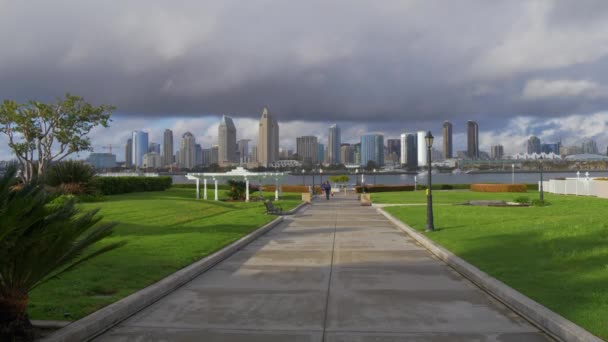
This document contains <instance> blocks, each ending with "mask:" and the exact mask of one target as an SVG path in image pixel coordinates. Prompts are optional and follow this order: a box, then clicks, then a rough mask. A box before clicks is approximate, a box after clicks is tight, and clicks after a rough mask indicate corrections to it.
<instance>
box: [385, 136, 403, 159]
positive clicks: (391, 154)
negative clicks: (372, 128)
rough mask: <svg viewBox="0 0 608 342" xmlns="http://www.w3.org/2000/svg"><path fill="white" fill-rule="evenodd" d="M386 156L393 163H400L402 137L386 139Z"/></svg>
mask: <svg viewBox="0 0 608 342" xmlns="http://www.w3.org/2000/svg"><path fill="white" fill-rule="evenodd" d="M386 152H387V155H386V158H385V159H387V160H390V161H391V162H392V163H393V164H399V162H400V160H401V139H386Z"/></svg>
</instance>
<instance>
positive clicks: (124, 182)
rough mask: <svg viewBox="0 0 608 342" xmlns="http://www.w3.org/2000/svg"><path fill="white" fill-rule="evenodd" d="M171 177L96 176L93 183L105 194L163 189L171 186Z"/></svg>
mask: <svg viewBox="0 0 608 342" xmlns="http://www.w3.org/2000/svg"><path fill="white" fill-rule="evenodd" d="M172 183H173V179H172V178H171V177H95V178H94V179H93V184H94V186H95V188H97V190H98V191H99V192H101V194H103V195H118V194H125V193H129V192H144V191H163V190H166V189H168V188H170V187H171V184H172Z"/></svg>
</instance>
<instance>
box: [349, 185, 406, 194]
mask: <svg viewBox="0 0 608 342" xmlns="http://www.w3.org/2000/svg"><path fill="white" fill-rule="evenodd" d="M363 190H365V191H363ZM355 191H356V192H357V193H358V194H360V193H363V192H391V191H414V186H413V185H366V186H356V187H355Z"/></svg>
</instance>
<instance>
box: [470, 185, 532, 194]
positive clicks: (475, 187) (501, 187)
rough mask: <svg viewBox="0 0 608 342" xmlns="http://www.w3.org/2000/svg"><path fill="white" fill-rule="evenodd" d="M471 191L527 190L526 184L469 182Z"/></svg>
mask: <svg viewBox="0 0 608 342" xmlns="http://www.w3.org/2000/svg"><path fill="white" fill-rule="evenodd" d="M471 191H478V192H527V191H528V186H527V185H526V184H471Z"/></svg>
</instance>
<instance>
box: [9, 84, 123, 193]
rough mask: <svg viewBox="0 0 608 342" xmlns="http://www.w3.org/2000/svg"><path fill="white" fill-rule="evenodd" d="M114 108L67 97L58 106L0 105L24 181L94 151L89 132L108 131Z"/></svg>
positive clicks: (30, 103)
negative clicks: (77, 153)
mask: <svg viewBox="0 0 608 342" xmlns="http://www.w3.org/2000/svg"><path fill="white" fill-rule="evenodd" d="M113 110H114V107H111V106H107V105H100V106H98V107H95V106H93V105H91V104H89V103H87V102H85V101H84V99H83V98H82V97H78V96H74V95H70V94H66V95H65V97H64V98H63V99H57V101H56V102H55V103H42V102H38V101H28V102H27V103H23V104H20V103H17V102H15V101H10V100H5V101H4V102H3V103H2V105H0V132H1V133H4V134H6V135H7V136H8V139H9V144H8V145H9V147H10V148H11V149H12V150H13V153H15V156H16V157H17V160H18V161H19V164H20V166H21V170H22V173H21V178H22V179H23V181H24V182H25V183H30V182H32V180H33V179H34V178H35V177H36V175H39V176H43V175H44V174H45V171H46V170H47V168H48V166H49V165H50V164H51V162H53V161H60V160H63V159H64V158H66V157H67V156H69V155H71V154H73V153H75V152H80V151H90V150H91V141H90V139H89V138H88V137H87V135H88V134H89V132H90V131H91V130H92V129H93V128H95V127H97V126H100V125H101V126H103V127H108V122H109V121H110V115H111V113H112V111H113Z"/></svg>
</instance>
